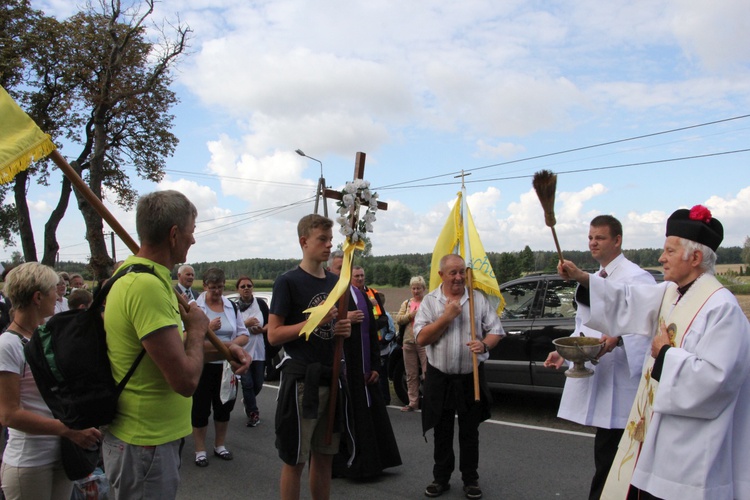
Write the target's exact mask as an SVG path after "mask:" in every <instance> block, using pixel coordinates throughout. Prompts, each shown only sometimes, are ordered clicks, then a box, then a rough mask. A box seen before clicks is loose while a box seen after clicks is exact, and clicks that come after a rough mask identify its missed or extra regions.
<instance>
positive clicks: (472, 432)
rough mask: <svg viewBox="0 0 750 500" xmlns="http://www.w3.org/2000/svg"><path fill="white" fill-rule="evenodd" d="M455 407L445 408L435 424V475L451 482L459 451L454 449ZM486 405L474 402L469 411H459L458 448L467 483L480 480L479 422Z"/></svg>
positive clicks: (434, 476)
mask: <svg viewBox="0 0 750 500" xmlns="http://www.w3.org/2000/svg"><path fill="white" fill-rule="evenodd" d="M455 414H456V410H455V408H443V413H442V414H441V415H440V420H439V421H438V422H437V423H436V425H435V452H434V459H435V465H434V466H433V468H432V475H433V478H434V480H435V482H437V483H441V484H447V483H448V482H449V481H450V478H451V473H452V472H453V469H454V468H455V466H456V455H455V453H454V452H453V428H454V426H455V420H456V419H455ZM481 415H482V407H481V405H479V404H472V405H470V406H469V408H468V409H467V411H466V412H459V414H458V450H459V454H460V455H459V464H458V469H459V470H460V471H461V479H462V480H463V482H464V484H476V483H477V481H478V480H479V473H478V472H477V469H478V468H479V424H480V423H481V421H482V420H481Z"/></svg>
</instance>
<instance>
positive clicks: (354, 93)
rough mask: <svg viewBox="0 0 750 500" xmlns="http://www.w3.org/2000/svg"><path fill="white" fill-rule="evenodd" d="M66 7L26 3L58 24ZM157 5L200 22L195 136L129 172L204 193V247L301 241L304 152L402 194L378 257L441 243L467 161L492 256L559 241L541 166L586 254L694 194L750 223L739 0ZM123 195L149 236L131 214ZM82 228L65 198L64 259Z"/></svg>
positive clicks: (190, 93) (199, 199)
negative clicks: (606, 226) (603, 219)
mask: <svg viewBox="0 0 750 500" xmlns="http://www.w3.org/2000/svg"><path fill="white" fill-rule="evenodd" d="M70 4H71V3H70V2H68V1H67V0H44V1H32V5H33V7H35V8H38V9H41V10H44V11H45V12H47V13H48V14H52V15H56V16H58V17H61V18H64V17H67V16H69V15H71V14H72V13H73V10H72V9H74V8H75V7H74V6H71V5H70ZM157 7H158V12H157V14H156V15H155V16H154V19H162V18H165V19H168V20H172V21H175V20H176V19H177V15H179V19H180V20H181V21H182V22H183V23H187V24H189V25H190V26H191V28H192V29H193V31H194V33H193V38H192V42H191V50H190V54H188V55H187V56H185V57H183V59H182V60H181V61H180V63H179V65H178V67H177V69H176V73H175V77H176V78H175V85H174V90H175V91H176V93H177V94H178V96H179V98H180V99H181V103H180V104H179V106H177V107H176V108H175V110H174V114H175V125H176V128H175V133H176V135H177V136H178V138H179V139H180V145H179V147H178V149H177V152H176V154H175V156H174V157H173V158H171V159H170V160H169V161H168V171H167V176H166V178H165V180H164V181H163V182H162V183H161V184H160V185H154V184H152V183H146V182H140V181H138V182H136V183H135V184H136V185H137V186H138V189H139V190H140V191H141V192H142V193H145V192H149V191H152V190H155V189H178V190H181V191H183V192H185V193H186V194H187V195H188V196H189V197H190V198H191V200H192V201H193V202H194V203H195V204H196V206H197V207H198V210H199V217H198V229H197V232H196V240H197V243H196V245H195V246H194V247H193V249H191V252H190V254H189V259H190V260H191V261H193V262H200V261H208V260H234V259H240V258H249V257H267V258H296V257H299V256H300V251H299V247H298V244H297V240H296V230H295V227H296V221H297V220H298V219H299V217H301V216H302V215H304V214H305V213H310V212H312V211H313V196H314V193H315V186H316V183H317V179H318V177H319V175H320V165H319V164H318V163H317V162H315V161H312V160H309V159H307V158H304V157H300V156H299V155H297V154H295V152H294V151H295V149H298V148H299V149H302V150H303V151H304V152H305V153H306V154H308V155H310V156H312V157H314V158H317V159H318V160H320V161H321V162H322V163H323V173H324V176H325V178H326V181H327V184H328V185H329V186H331V187H333V188H336V189H339V188H341V187H342V186H343V184H344V182H345V181H346V180H348V179H350V178H351V176H352V171H353V165H354V159H355V154H356V152H357V151H363V152H365V153H366V154H367V164H366V172H365V178H366V179H367V180H369V181H370V183H371V185H372V186H373V187H374V188H375V190H376V191H378V193H379V196H380V199H381V200H383V201H386V202H388V203H389V210H388V211H387V212H381V213H379V214H378V220H377V222H375V232H374V233H373V234H372V241H373V253H374V254H375V255H389V254H397V253H427V252H430V251H432V247H433V245H434V243H435V240H436V238H437V234H438V233H439V231H440V228H441V227H442V225H443V223H444V222H445V219H446V217H447V214H448V212H449V210H450V208H451V206H452V204H453V202H454V200H455V197H456V192H457V191H458V190H459V189H460V180H459V179H456V178H454V176H455V175H457V174H458V173H460V171H461V170H465V171H466V172H471V175H470V176H468V177H467V178H466V180H467V193H468V195H469V196H468V203H469V206H470V208H471V210H472V213H473V214H474V218H475V222H476V225H477V228H478V230H479V232H480V236H481V238H482V241H483V243H484V246H485V248H486V249H487V250H488V251H498V252H502V251H520V250H522V249H523V248H524V246H526V245H529V246H530V247H531V248H532V249H533V250H551V249H553V241H552V237H551V234H550V231H549V229H548V228H547V227H546V226H545V225H544V217H543V214H542V210H541V207H540V204H539V201H538V199H537V198H536V195H535V193H534V192H533V189H532V187H531V176H533V174H534V172H536V171H538V170H541V169H549V170H552V171H554V172H557V173H558V183H557V197H556V206H555V208H556V214H557V226H556V230H557V233H558V237H559V239H560V243H561V246H562V247H563V249H585V248H586V239H587V233H588V222H589V221H590V220H591V218H592V217H593V216H595V215H598V214H600V213H610V214H613V215H615V216H616V217H618V218H619V219H620V220H621V221H622V222H623V226H624V230H625V237H624V247H625V248H641V247H660V246H661V245H662V244H663V239H664V238H663V235H664V222H665V220H666V217H668V215H669V214H670V213H671V212H672V211H674V210H675V209H677V208H681V207H690V206H692V205H695V204H699V203H700V204H705V205H706V206H708V207H709V208H710V209H711V210H712V211H713V213H714V216H715V217H717V218H718V219H720V220H721V221H722V222H723V223H724V226H725V245H728V246H732V245H742V244H743V242H744V240H745V237H746V236H748V235H749V234H750V169H748V162H749V161H750V153H749V152H742V153H732V154H723V153H728V152H732V151H738V150H743V149H747V148H749V147H750V140H749V139H750V118H738V119H734V120H728V119H729V118H735V117H740V116H743V115H746V114H750V4H748V3H747V1H746V0H717V1H713V2H703V1H698V0H680V1H677V0H669V1H665V0H644V1H633V0H628V1H619V0H613V1H609V2H601V1H593V0H580V1H577V2H566V1H560V2H549V1H512V0H508V1H503V2H491V1H471V0H467V1H463V2H440V1H424V2H397V1H379V2H332V1H325V0H323V1H316V2H307V1H296V0H274V1H267V2H243V1H239V0H212V1H210V2H209V1H205V0H169V1H167V2H163V3H160V4H158V6H157ZM710 122H719V123H715V124H713V125H706V126H700V127H693V126H695V125H700V124H705V123H710ZM685 127H693V128H689V129H686V130H682V131H678V132H671V133H664V134H659V135H652V134H657V133H660V132H665V131H670V130H674V129H681V128H685ZM639 136H649V137H644V138H641V139H637V140H631V141H622V140H623V139H628V138H634V137H639ZM613 141H622V142H616V143H614V144H610V145H606V146H600V147H589V146H595V145H598V144H603V143H610V142H613ZM581 148H583V149H581ZM568 150H577V151H573V152H569V153H564V154H555V153H560V152H563V151H568ZM73 151H74V150H73ZM63 153H65V150H63ZM720 153H722V154H720ZM705 155H713V156H708V157H704V158H695V159H684V160H679V161H675V160H676V159H679V158H689V157H698V156H705ZM540 156H544V157H542V158H537V157H540ZM534 158H535V159H534ZM665 160H670V161H665ZM28 198H29V201H30V204H31V207H32V218H33V220H34V224H35V228H38V229H37V230H36V238H37V244H38V245H41V239H42V234H43V233H42V228H43V224H44V222H45V221H46V219H47V216H48V214H49V212H50V210H51V207H52V206H53V205H54V203H55V201H56V198H57V194H56V192H55V191H54V190H43V189H42V188H40V187H39V186H37V185H34V186H32V187H31V189H30V190H29V194H28ZM111 209H112V211H113V213H114V214H115V215H116V216H117V218H118V220H120V222H121V223H122V224H123V226H125V227H126V228H127V229H128V230H131V231H132V230H134V225H133V219H134V214H133V213H126V212H123V211H122V210H121V209H119V208H117V207H111ZM334 210H335V206H334V205H333V203H329V211H330V212H333V211H334ZM82 234H83V222H82V220H81V218H80V215H79V214H78V213H77V210H76V209H75V207H71V208H70V209H69V210H68V214H67V215H66V219H65V221H64V223H63V230H62V231H61V233H60V234H59V239H60V243H61V247H62V248H61V250H60V258H61V259H62V260H79V261H85V260H86V259H87V257H88V245H87V243H86V242H85V241H84V240H83V239H82V237H81V235H82ZM341 239H342V238H341V237H340V236H338V235H337V237H336V238H335V240H336V241H335V242H336V243H338V242H340V241H341ZM13 250H15V249H14V248H12V247H11V248H5V249H2V250H0V260H7V259H8V258H9V256H10V254H11V252H12V251H13ZM117 253H118V258H120V257H121V256H125V255H126V254H127V251H126V249H125V246H124V245H122V244H121V243H119V244H118V246H117Z"/></svg>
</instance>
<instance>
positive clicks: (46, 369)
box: [24, 264, 154, 430]
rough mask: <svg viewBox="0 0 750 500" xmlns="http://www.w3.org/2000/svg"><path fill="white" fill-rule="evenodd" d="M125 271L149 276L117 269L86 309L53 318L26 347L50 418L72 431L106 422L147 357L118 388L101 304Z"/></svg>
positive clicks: (137, 268) (136, 268) (134, 268)
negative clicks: (57, 420)
mask: <svg viewBox="0 0 750 500" xmlns="http://www.w3.org/2000/svg"><path fill="white" fill-rule="evenodd" d="M129 272H136V273H151V274H154V270H153V268H151V267H149V266H146V265H143V264H133V265H130V266H128V267H126V268H123V269H121V270H120V271H118V272H117V273H116V274H115V275H114V276H113V277H112V278H110V279H109V280H108V281H107V283H106V284H105V285H104V286H103V287H102V288H101V290H100V291H99V293H97V294H96V296H95V297H94V301H93V303H92V304H91V306H90V307H89V308H88V309H86V310H81V309H76V310H71V311H65V312H61V313H58V314H55V315H54V316H52V317H51V318H50V320H49V321H48V322H47V323H46V324H44V325H41V326H39V327H38V328H37V329H36V331H35V332H34V335H32V336H31V340H29V342H28V343H27V344H26V345H25V346H24V352H25V354H26V362H27V363H28V364H29V368H30V369H31V373H32V374H33V375H34V380H35V382H36V385H37V387H38V388H39V392H40V394H41V395H42V398H44V402H45V403H47V406H48V407H49V409H50V411H52V415H54V416H55V418H57V419H59V420H60V421H62V422H63V423H64V424H65V425H67V426H68V427H69V428H71V429H79V430H80V429H87V428H89V427H99V426H101V425H105V424H109V423H110V422H112V420H113V419H114V417H115V410H116V408H117V399H118V398H119V396H120V393H121V392H122V390H123V388H124V387H125V384H127V382H128V380H129V379H130V377H131V375H133V372H134V371H135V369H136V368H137V366H138V363H139V362H140V361H141V359H142V358H143V356H144V354H145V352H146V351H145V350H141V352H140V354H139V355H138V357H137V358H136V359H135V361H134V362H133V365H132V366H131V367H130V370H128V373H127V375H125V378H123V379H122V380H121V381H120V383H119V384H117V383H115V380H114V378H112V370H111V367H110V364H109V356H108V355H107V339H106V332H105V331H104V318H103V317H102V314H103V310H104V309H103V307H102V306H103V305H104V301H105V300H106V298H107V294H108V293H109V290H110V289H111V288H112V285H113V284H114V283H115V282H116V281H117V280H118V279H119V278H120V277H122V276H124V275H125V274H127V273H129Z"/></svg>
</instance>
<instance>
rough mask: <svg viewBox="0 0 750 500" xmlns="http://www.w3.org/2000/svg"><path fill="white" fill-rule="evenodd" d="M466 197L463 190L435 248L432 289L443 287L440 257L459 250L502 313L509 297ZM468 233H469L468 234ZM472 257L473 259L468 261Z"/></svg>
mask: <svg viewBox="0 0 750 500" xmlns="http://www.w3.org/2000/svg"><path fill="white" fill-rule="evenodd" d="M463 197H464V193H463V192H462V191H459V192H458V199H457V200H456V204H455V205H453V209H452V210H451V213H450V214H449V215H448V220H447V221H446V222H445V225H444V226H443V230H442V231H440V235H439V236H438V239H437V242H436V243H435V248H434V250H433V251H432V263H431V266H430V285H429V287H430V291H432V290H434V289H436V288H437V287H439V286H440V283H441V280H440V275H439V274H438V270H440V259H442V258H443V256H444V255H447V254H449V253H455V254H459V255H460V256H461V257H462V258H463V259H464V260H466V261H467V262H466V265H467V266H471V269H472V272H473V275H474V289H476V290H479V291H481V292H483V293H484V294H485V295H487V296H488V298H490V300H492V301H493V303H497V313H498V314H500V313H501V312H502V311H503V309H504V308H505V300H504V299H503V296H502V294H501V293H500V285H499V284H498V283H497V278H496V277H495V272H494V271H493V270H492V264H490V260H489V258H488V257H487V253H486V252H485V251H484V246H483V245H482V241H481V240H480V239H479V232H477V228H476V226H475V225H474V219H473V218H472V216H471V212H470V211H469V206H468V205H467V204H466V203H463ZM464 207H465V208H464ZM464 228H465V229H464ZM464 235H466V236H467V237H466V238H464ZM467 247H468V248H467ZM467 255H468V256H469V257H468V258H467ZM469 260H471V262H468V261H469Z"/></svg>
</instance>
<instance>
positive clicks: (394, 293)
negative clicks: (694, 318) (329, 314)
mask: <svg viewBox="0 0 750 500" xmlns="http://www.w3.org/2000/svg"><path fill="white" fill-rule="evenodd" d="M740 267H742V268H743V269H744V268H745V267H746V266H744V265H741V264H719V265H717V266H716V272H717V273H718V274H724V273H726V272H728V271H734V272H736V273H739V271H740ZM737 279H739V280H740V281H743V282H745V283H749V284H750V276H740V277H738V278H737ZM378 290H379V291H381V292H383V294H384V295H385V299H386V302H385V308H386V310H387V311H388V312H390V313H391V314H393V313H394V312H397V311H398V308H399V307H400V306H401V303H402V302H403V301H404V300H406V299H408V298H409V297H411V290H410V289H409V288H406V287H404V288H378ZM736 297H737V302H739V304H740V307H742V310H743V311H744V312H745V316H747V317H748V319H749V320H750V295H736Z"/></svg>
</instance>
